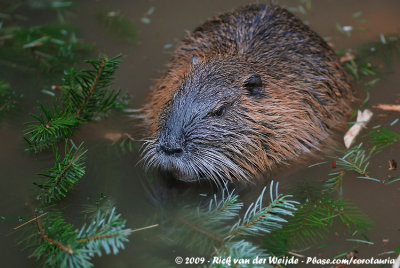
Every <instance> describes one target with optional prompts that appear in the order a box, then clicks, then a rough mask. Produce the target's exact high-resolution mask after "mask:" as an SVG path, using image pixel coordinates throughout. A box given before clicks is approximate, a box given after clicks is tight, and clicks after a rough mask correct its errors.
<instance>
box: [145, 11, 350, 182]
mask: <svg viewBox="0 0 400 268" xmlns="http://www.w3.org/2000/svg"><path fill="white" fill-rule="evenodd" d="M150 97H151V100H150V101H149V102H148V103H147V104H146V105H145V106H144V107H143V118H144V121H145V126H146V127H147V129H148V132H147V134H148V138H147V141H146V143H145V147H144V148H145V149H144V157H143V159H144V161H145V162H146V165H147V166H148V167H159V168H161V169H163V170H167V171H170V172H172V173H173V174H175V177H177V178H178V179H181V180H185V181H191V180H199V179H202V178H206V179H210V180H213V181H214V182H216V183H217V184H218V183H219V182H220V181H221V180H233V179H237V180H242V181H243V180H246V181H251V180H252V179H253V178H255V177H257V176H258V175H260V174H261V173H263V172H265V171H267V170H271V169H272V168H273V167H274V166H276V165H277V164H280V163H285V162H287V161H288V160H290V159H294V158H296V157H298V156H300V155H301V154H303V153H304V152H309V151H310V150H312V149H318V145H319V144H320V143H321V141H322V140H324V139H326V138H327V137H328V136H329V135H330V134H331V133H332V130H333V129H334V128H335V126H337V125H338V124H340V123H342V122H344V121H345V118H346V115H347V114H348V113H349V111H351V108H350V103H351V100H352V98H353V92H352V90H351V86H350V82H349V79H348V76H347V74H346V72H345V71H344V70H343V68H342V66H341V64H340V62H339V60H338V57H337V56H336V55H335V53H334V52H333V51H332V49H331V48H330V47H329V46H328V45H327V44H326V42H325V41H324V40H323V39H322V38H321V37H320V36H318V35H317V34H316V33H315V32H313V31H312V30H311V29H310V28H309V27H308V26H307V25H304V24H303V23H302V22H301V21H300V20H299V19H297V18H296V17H295V16H294V15H292V14H291V13H290V12H288V11H287V10H285V9H283V8H280V7H277V6H266V5H248V6H245V7H242V8H239V9H237V10H233V11H231V12H227V13H224V14H221V15H219V16H217V17H214V18H211V19H210V20H208V21H207V22H206V23H204V24H203V25H201V26H200V27H197V28H196V29H195V30H194V31H193V32H192V33H189V34H188V35H187V36H186V37H185V38H184V39H183V41H182V42H181V43H180V44H179V45H178V47H177V48H176V50H175V52H174V54H173V55H172V59H171V61H170V63H169V64H168V65H167V70H166V72H165V73H164V74H163V76H162V77H161V78H160V79H159V80H158V81H157V84H156V86H155V89H154V90H153V91H152V92H151V96H150Z"/></svg>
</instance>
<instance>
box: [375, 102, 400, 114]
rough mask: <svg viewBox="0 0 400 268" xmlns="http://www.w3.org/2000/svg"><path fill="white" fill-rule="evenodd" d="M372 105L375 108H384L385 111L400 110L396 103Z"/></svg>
mask: <svg viewBox="0 0 400 268" xmlns="http://www.w3.org/2000/svg"><path fill="white" fill-rule="evenodd" d="M372 107H373V108H376V109H381V110H385V111H394V112H400V105H396V104H378V105H374V106H372Z"/></svg>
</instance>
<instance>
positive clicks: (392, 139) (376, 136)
mask: <svg viewBox="0 0 400 268" xmlns="http://www.w3.org/2000/svg"><path fill="white" fill-rule="evenodd" d="M367 137H368V138H369V139H370V140H369V142H370V143H372V144H373V145H374V146H375V147H376V149H377V150H378V151H381V150H383V149H385V148H387V147H390V146H391V145H393V144H394V143H396V142H398V141H400V135H399V134H397V133H396V132H394V131H392V130H389V129H386V128H379V129H376V130H374V131H371V132H370V133H368V134H367Z"/></svg>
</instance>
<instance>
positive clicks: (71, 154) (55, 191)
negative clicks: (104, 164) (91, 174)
mask: <svg viewBox="0 0 400 268" xmlns="http://www.w3.org/2000/svg"><path fill="white" fill-rule="evenodd" d="M86 152H87V150H85V149H83V144H80V145H79V146H78V147H74V146H72V147H71V148H68V142H67V141H66V142H65V148H64V156H61V155H60V154H59V153H58V149H55V151H54V154H55V163H54V166H53V167H52V168H50V169H48V170H46V172H44V173H40V174H39V175H41V176H43V177H45V178H47V181H46V182H44V183H42V184H40V183H34V184H35V185H37V186H38V187H40V188H41V189H42V191H43V192H42V193H41V194H40V196H39V197H40V199H42V200H43V201H44V202H45V203H50V202H52V201H53V200H59V199H61V198H63V197H65V196H66V194H67V192H68V191H69V190H71V189H72V187H73V186H74V185H75V184H76V183H77V182H78V181H79V180H80V179H81V178H82V177H83V175H84V174H85V166H84V160H85V154H86Z"/></svg>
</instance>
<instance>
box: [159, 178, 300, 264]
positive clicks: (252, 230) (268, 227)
mask: <svg viewBox="0 0 400 268" xmlns="http://www.w3.org/2000/svg"><path fill="white" fill-rule="evenodd" d="M265 191H266V187H265V188H264V189H263V191H262V192H261V194H260V196H259V197H258V199H257V200H256V202H254V203H252V204H250V205H249V207H248V208H247V209H246V211H243V212H244V214H243V216H239V215H240V214H241V212H242V209H243V203H241V202H239V201H238V198H239V196H238V195H236V194H234V193H233V192H231V193H229V194H228V195H226V196H225V194H223V195H222V197H221V199H220V200H218V199H217V197H216V196H214V198H213V199H212V200H211V201H210V202H209V204H208V206H207V207H198V208H197V210H195V209H193V208H192V207H186V208H184V209H182V210H180V211H179V212H178V213H177V214H175V215H173V216H172V217H171V219H168V220H167V222H165V226H168V229H169V230H172V232H171V233H170V234H169V239H168V240H171V239H172V240H173V241H174V243H178V244H184V245H185V247H189V248H193V249H195V250H196V252H197V253H199V254H201V253H204V254H210V253H212V252H211V251H212V249H214V250H215V252H214V253H213V255H215V256H221V257H228V256H231V257H232V258H233V257H240V258H244V257H248V258H255V257H256V256H259V257H261V256H267V255H268V254H267V253H266V252H265V251H264V250H263V249H262V248H260V247H259V246H256V245H254V244H253V243H252V242H250V240H247V239H248V238H251V241H253V240H254V237H255V236H263V235H265V234H267V233H270V232H272V231H274V230H277V229H279V228H281V227H282V225H283V224H284V223H285V222H287V220H286V218H287V217H290V216H293V212H294V211H295V210H296V205H297V204H298V203H297V202H296V201H293V200H290V198H291V196H289V195H281V194H279V193H278V183H276V184H274V182H273V181H272V182H271V185H270V189H269V193H270V198H271V201H270V202H269V203H266V202H265V201H264V194H265ZM167 235H168V234H167ZM246 267H248V266H246Z"/></svg>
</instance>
